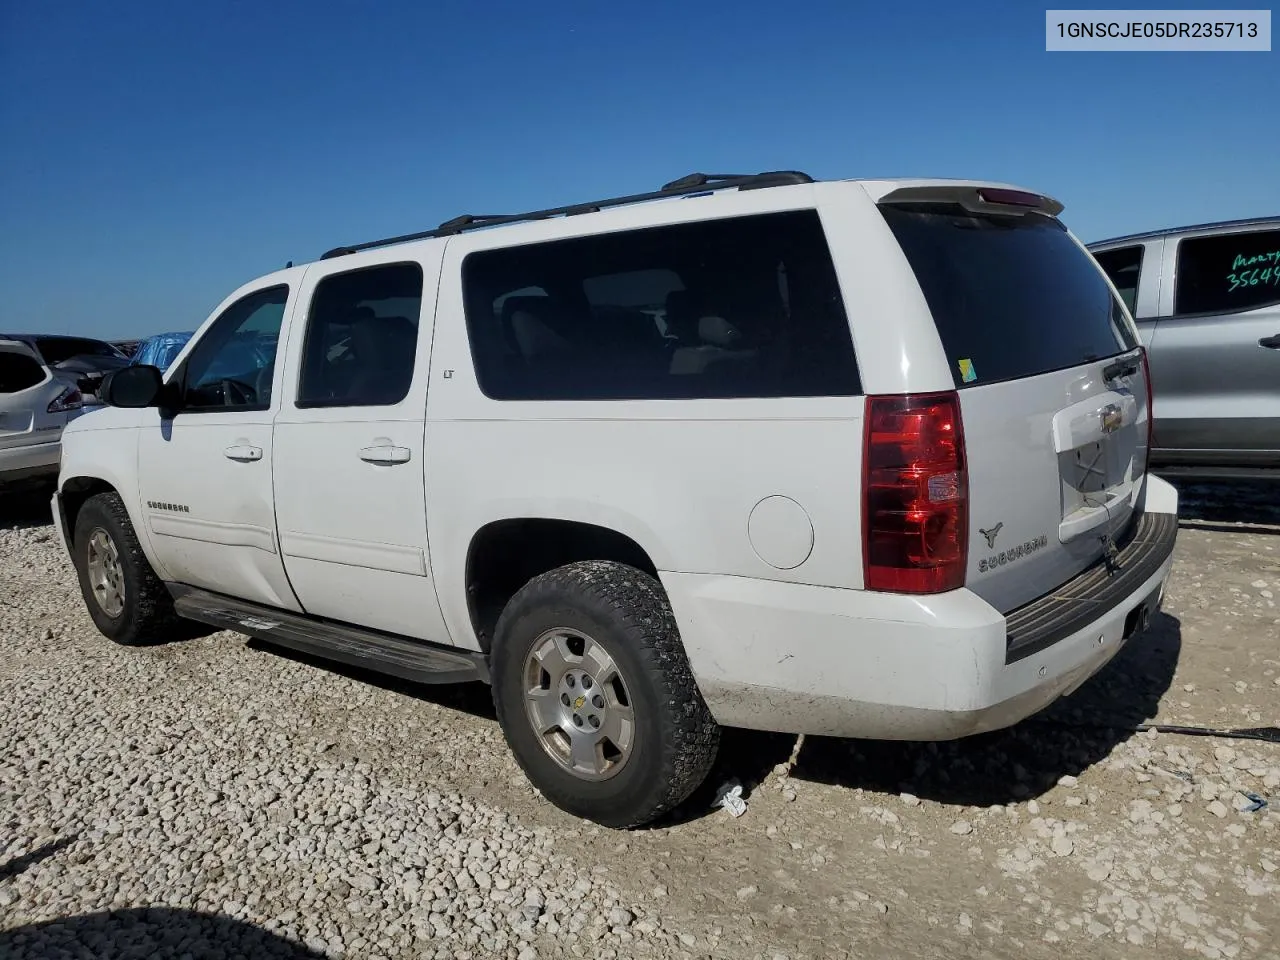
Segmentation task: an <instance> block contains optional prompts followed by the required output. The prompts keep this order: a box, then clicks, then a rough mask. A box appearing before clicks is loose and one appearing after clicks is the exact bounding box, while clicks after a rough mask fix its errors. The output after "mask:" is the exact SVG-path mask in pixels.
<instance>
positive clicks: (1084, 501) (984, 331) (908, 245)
mask: <svg viewBox="0 0 1280 960" xmlns="http://www.w3.org/2000/svg"><path fill="white" fill-rule="evenodd" d="M880 209H881V212H882V213H883V215H884V217H885V219H886V220H887V221H888V223H889V226H890V228H891V230H892V231H893V233H894V236H895V237H896V238H897V240H898V243H899V245H900V246H901V247H902V250H903V252H904V253H905V254H906V257H907V260H908V261H909V263H910V264H911V267H912V269H913V270H914V272H915V275H916V279H917V280H918V281H919V284H920V287H921V290H922V291H923V293H924V295H925V298H926V300H927V301H928V305H929V309H930V312H931V313H932V314H933V318H934V322H935V324H936V326H937V330H938V334H939V336H940V339H941V341H942V346H943V348H944V351H945V353H946V356H947V360H948V362H949V364H950V366H951V370H952V374H953V376H954V378H955V385H956V387H957V389H958V391H959V396H960V403H961V413H962V421H963V430H964V440H965V450H966V454H967V466H968V479H969V544H968V547H969V549H968V558H969V559H968V572H967V578H966V585H967V586H968V587H969V588H970V589H971V590H973V591H974V592H975V593H977V594H979V595H980V596H982V597H983V598H984V599H986V600H987V601H988V602H989V603H991V604H992V605H993V606H995V607H996V608H997V609H998V610H1001V611H1009V610H1011V609H1013V608H1015V607H1017V606H1020V605H1021V604H1023V603H1026V602H1028V601H1030V600H1033V599H1035V598H1036V597H1039V596H1042V595H1044V594H1046V593H1048V592H1049V591H1051V590H1053V589H1054V588H1055V587H1057V586H1058V585H1059V584H1061V583H1063V582H1064V581H1066V580H1068V579H1070V578H1071V577H1072V576H1074V575H1076V574H1077V573H1079V572H1080V571H1081V570H1083V569H1084V568H1086V567H1088V566H1089V565H1091V564H1093V563H1095V562H1097V561H1098V560H1099V559H1100V558H1101V557H1102V556H1103V555H1104V553H1106V552H1107V551H1108V549H1109V546H1110V544H1112V542H1113V541H1114V540H1115V539H1119V538H1120V537H1121V536H1122V534H1123V532H1124V531H1125V529H1126V527H1127V526H1128V523H1129V520H1130V519H1131V516H1132V514H1133V510H1134V504H1135V502H1136V500H1137V497H1138V494H1139V492H1140V489H1141V481H1142V478H1143V474H1144V472H1145V469H1146V460H1147V450H1146V446H1147V435H1146V431H1147V400H1146V384H1145V378H1144V375H1143V369H1142V360H1141V356H1142V354H1141V350H1140V349H1139V347H1138V338H1137V334H1136V331H1135V329H1134V327H1133V324H1132V318H1131V317H1130V316H1129V314H1128V313H1127V312H1126V311H1125V309H1124V307H1123V305H1122V303H1121V301H1120V300H1119V299H1118V298H1117V297H1116V295H1115V292H1114V290H1113V288H1112V286H1111V285H1110V283H1109V282H1108V281H1107V279H1106V276H1105V274H1104V273H1103V272H1102V270H1101V269H1100V268H1099V267H1098V265H1097V263H1096V262H1095V260H1094V259H1093V257H1091V256H1090V255H1089V253H1088V252H1087V251H1086V250H1085V249H1084V247H1083V246H1082V245H1081V244H1080V243H1079V242H1078V241H1077V240H1076V239H1075V238H1074V237H1073V236H1072V235H1071V234H1070V233H1069V232H1068V231H1067V230H1066V228H1065V227H1064V226H1063V225H1062V224H1061V223H1060V222H1059V221H1058V220H1057V219H1056V218H1055V217H1053V216H1050V215H1048V214H1047V213H1045V212H1042V211H1039V210H1036V209H1034V208H1024V209H1021V210H1019V209H1017V208H1016V207H1013V206H1010V207H1005V208H1003V209H1002V208H1000V207H999V206H997V205H992V204H984V203H969V202H967V200H966V201H965V203H964V205H962V203H961V202H926V203H920V202H916V203H912V202H890V203H882V204H881V206H880Z"/></svg>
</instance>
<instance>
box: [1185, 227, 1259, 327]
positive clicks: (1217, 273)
mask: <svg viewBox="0 0 1280 960" xmlns="http://www.w3.org/2000/svg"><path fill="white" fill-rule="evenodd" d="M1273 303H1280V230H1255V231H1252V232H1248V233H1232V234H1224V235H1221V236H1215V237H1193V238H1191V239H1189V240H1183V241H1181V242H1180V243H1179V244H1178V276H1177V291H1176V293H1175V296H1174V309H1173V312H1174V313H1175V314H1182V313H1225V312H1227V311H1236V310H1252V309H1254V308H1256V307H1265V306H1269V305H1270V304H1273Z"/></svg>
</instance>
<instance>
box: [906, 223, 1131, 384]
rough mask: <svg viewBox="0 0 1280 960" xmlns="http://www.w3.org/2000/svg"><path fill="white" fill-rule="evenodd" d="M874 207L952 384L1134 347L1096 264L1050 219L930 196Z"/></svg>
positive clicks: (1015, 375) (1032, 371)
mask: <svg viewBox="0 0 1280 960" xmlns="http://www.w3.org/2000/svg"><path fill="white" fill-rule="evenodd" d="M881 212H882V213H883V214H884V218H885V220H887V221H888V223H889V227H890V228H891V229H892V230H893V234H894V236H895V237H896V238H897V240H898V243H899V245H900V246H901V247H902V251H903V253H905V254H906V257H907V260H908V261H909V262H910V263H911V268H912V269H913V270H914V271H915V274H916V279H917V280H918V281H919V283H920V288H921V290H923V291H924V295H925V299H926V300H927V301H928V303H929V310H930V312H932V314H933V319H934V323H935V324H936V325H937V328H938V335H939V336H940V337H941V339H942V346H943V348H944V349H945V350H946V353H947V360H948V362H949V363H950V365H951V370H952V373H953V375H955V378H956V382H957V384H958V385H959V386H962V387H964V386H971V385H974V384H985V383H993V382H998V381H1001V380H1015V379H1020V378H1022V377H1031V376H1035V375H1037V374H1041V373H1048V372H1049V371H1051V370H1061V369H1065V368H1067V367H1075V366H1079V365H1080V364H1083V363H1087V362H1089V361H1093V360H1100V359H1102V358H1104V357H1110V356H1114V355H1115V354H1117V353H1123V352H1125V351H1126V350H1130V349H1133V348H1134V347H1136V346H1137V342H1136V341H1135V340H1134V339H1133V335H1132V332H1131V330H1130V328H1129V326H1128V320H1127V318H1126V317H1125V315H1124V309H1123V307H1122V305H1121V303H1120V301H1119V300H1117V299H1116V297H1115V296H1114V295H1113V294H1112V292H1111V287H1110V286H1109V285H1108V284H1107V281H1106V278H1105V277H1104V276H1103V274H1102V271H1101V270H1099V269H1098V267H1097V265H1096V264H1095V263H1094V262H1093V259H1092V258H1091V257H1090V256H1089V254H1088V253H1087V252H1086V251H1084V250H1083V249H1081V248H1080V246H1079V245H1077V244H1076V242H1075V241H1074V240H1073V239H1072V238H1071V235H1070V234H1069V233H1067V230H1066V228H1065V227H1064V226H1063V225H1062V224H1061V223H1060V222H1059V221H1057V220H1055V219H1052V218H1049V217H1045V216H1040V215H1038V214H1024V215H1022V216H1004V215H991V214H978V213H972V212H970V211H968V210H965V209H964V208H962V207H960V206H959V205H954V206H953V205H946V204H936V203H931V204H923V203H921V204H890V205H885V206H882V207H881Z"/></svg>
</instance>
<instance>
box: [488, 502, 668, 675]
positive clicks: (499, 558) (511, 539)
mask: <svg viewBox="0 0 1280 960" xmlns="http://www.w3.org/2000/svg"><path fill="white" fill-rule="evenodd" d="M580 560H613V561H616V562H618V563H625V564H627V565H628V566H632V567H635V568H637V569H639V570H643V571H644V572H645V573H648V574H650V575H652V576H654V577H655V578H656V577H657V575H658V567H657V565H656V564H655V562H654V559H653V556H652V554H651V552H650V551H649V550H647V549H646V548H645V547H644V546H642V545H641V544H640V543H639V542H638V541H637V540H635V539H634V538H633V537H631V536H629V535H628V534H626V533H624V532H622V531H620V530H617V529H614V528H613V527H610V526H603V525H600V524H595V523H589V522H585V521H581V520H571V519H566V518H560V517H537V516H531V517H506V518H503V519H500V520H492V521H490V522H489V523H486V524H485V525H484V526H482V527H480V529H478V530H477V531H476V532H475V533H474V534H473V535H472V537H471V541H470V543H469V544H468V547H467V554H466V563H465V567H464V569H465V574H464V576H465V581H464V582H465V585H466V601H467V613H468V616H469V622H470V626H471V628H472V630H473V631H474V632H475V638H476V640H477V642H478V643H479V646H480V649H481V650H482V651H483V652H485V653H488V652H489V649H490V646H491V644H492V642H493V628H494V626H495V625H496V624H497V622H498V617H499V615H501V613H502V610H503V608H504V607H505V606H506V604H507V601H509V600H510V599H511V597H512V596H514V595H515V593H516V591H518V590H519V589H520V588H521V587H522V586H524V585H525V584H526V583H528V582H529V581H530V580H532V579H533V578H534V577H536V576H538V575H539V574H541V573H546V572H547V571H548V570H553V569H555V568H556V567H562V566H564V565H566V564H569V563H575V562H577V561H580Z"/></svg>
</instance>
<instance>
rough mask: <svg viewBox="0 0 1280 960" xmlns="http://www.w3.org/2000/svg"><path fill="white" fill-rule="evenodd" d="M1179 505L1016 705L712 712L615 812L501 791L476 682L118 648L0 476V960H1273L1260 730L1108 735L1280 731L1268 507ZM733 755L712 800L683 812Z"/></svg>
mask: <svg viewBox="0 0 1280 960" xmlns="http://www.w3.org/2000/svg"><path fill="white" fill-rule="evenodd" d="M1272 489H1274V488H1272ZM1184 496H1186V498H1187V499H1186V510H1185V514H1186V516H1185V519H1184V524H1183V530H1182V534H1181V539H1180V542H1179V547H1178V557H1177V566H1176V571H1175V577H1174V581H1173V583H1172V585H1171V593H1170V595H1169V599H1168V603H1167V609H1166V614H1165V615H1164V616H1162V617H1161V618H1159V620H1158V621H1157V622H1156V623H1155V624H1154V626H1153V630H1152V631H1151V633H1150V634H1149V635H1148V636H1147V637H1146V638H1144V639H1143V641H1142V642H1140V643H1136V644H1134V645H1132V646H1131V647H1130V648H1128V649H1127V650H1125V651H1124V652H1123V653H1122V654H1121V655H1120V656H1119V657H1118V658H1117V659H1116V661H1115V662H1114V663H1113V664H1112V665H1111V666H1110V667H1109V668H1108V669H1107V670H1105V671H1104V672H1103V673H1102V674H1100V675H1099V676H1098V677H1097V678H1095V680H1094V681H1092V682H1090V683H1089V684H1087V685H1086V686H1085V687H1084V688H1083V689H1082V690H1081V691H1079V692H1078V693H1077V694H1076V695H1074V696H1073V697H1071V698H1069V699H1068V700H1064V701H1062V702H1061V703H1059V704H1058V705H1056V706H1055V707H1054V708H1052V709H1051V710H1050V711H1048V712H1047V713H1046V714H1044V715H1042V716H1040V717H1037V718H1033V719H1032V720H1031V721H1028V722H1026V723H1024V724H1021V725H1020V726H1019V727H1017V728H1015V729H1013V730H1011V731H1006V732H1002V733H999V734H992V735H988V736H984V737H979V738H974V739H972V740H968V741H963V742H960V743H951V744H938V745H929V744H887V743H869V742H858V743H852V742H848V741H837V740H814V739H812V738H810V739H808V740H807V741H797V740H796V738H789V737H782V736H768V735H761V734H752V733H746V732H741V731H730V732H728V733H727V734H726V737H725V743H724V746H723V749H722V753H721V758H720V761H719V763H718V765H717V769H716V771H715V772H714V773H713V775H712V776H713V779H712V781H711V782H710V783H709V785H708V788H707V789H706V790H704V791H703V792H702V793H700V794H699V795H697V796H695V797H694V798H693V799H692V800H691V801H690V802H689V803H688V804H687V805H686V807H685V808H684V809H682V810H681V811H678V812H677V814H676V815H675V816H674V817H672V818H671V819H670V820H669V821H668V822H666V823H664V824H662V825H661V826H659V827H656V828H654V829H650V830H644V831H636V832H632V833H627V834H623V833H615V832H611V831H606V830H600V829H596V828H594V827H591V826H590V825H587V824H584V823H582V822H580V821H577V820H574V819H573V818H571V817H568V816H567V815H565V814H563V813H561V812H560V811H558V810H556V809H555V808H553V807H551V806H550V805H549V804H547V803H546V802H545V801H543V800H542V799H541V798H540V797H539V796H537V795H536V794H535V793H534V792H533V791H532V790H531V789H530V788H529V786H528V784H527V782H526V781H525V780H524V778H523V777H522V776H521V775H520V773H519V770H518V768H517V767H516V766H515V764H514V762H513V761H512V760H511V758H510V756H509V755H508V753H507V751H506V748H505V744H504V743H503V740H502V737H501V733H500V731H499V730H498V729H497V726H496V724H495V722H494V720H493V711H492V707H491V705H490V703H489V701H488V696H487V691H486V690H485V688H483V687H479V686H466V687H457V688H426V689H424V688H413V687H410V686H406V685H402V684H398V683H396V682H394V681H387V680H383V679H379V678H377V677H373V676H371V675H368V674H364V673H362V672H359V671H347V670H341V669H337V668H334V667H332V666H329V665H325V664H321V663H318V662H314V661H309V660H306V659H302V658H297V657H294V656H291V655H286V654H284V653H282V652H280V651H278V650H274V649H271V648H269V647H267V646H265V645H262V644H259V643H257V642H246V641H245V639H244V638H243V637H239V636H236V635H233V634H228V633H219V634H213V635H210V636H207V637H204V638H201V639H196V640H189V641H183V642H179V643H174V644H171V645H166V646H160V647H151V648H145V649H132V650H130V649H123V648H118V647H115V646H114V645H112V644H111V643H109V642H108V641H106V640H104V639H103V638H102V637H100V636H99V635H98V634H97V633H96V632H95V631H94V629H93V627H92V625H91V623H90V622H89V620H88V617H87V616H86V615H85V613H84V611H83V608H82V603H81V601H80V598H79V594H78V592H77V590H76V587H75V583H74V579H73V575H72V573H71V570H70V567H69V564H68V562H67V561H66V560H65V559H64V557H62V556H61V555H60V553H59V551H58V548H57V544H56V540H55V539H54V537H53V533H52V529H51V528H50V527H49V526H47V525H46V524H45V522H44V510H43V503H42V502H41V501H40V499H39V498H36V499H35V500H34V501H32V502H31V503H27V502H24V501H22V500H18V501H16V502H15V501H14V500H13V499H12V498H11V497H9V498H8V502H7V503H0V636H2V637H3V639H4V642H5V643H6V645H7V647H8V650H7V652H6V655H5V657H4V658H3V661H0V730H3V731H4V732H3V734H2V735H0V956H3V957H33V958H34V957H40V958H56V957H174V958H178V957H191V958H202V957H225V958H228V960H230V958H232V957H259V956H262V957H270V956H280V957H285V956H299V957H339V956H348V957H360V958H365V957H388V958H390V957H397V958H398V957H425V958H431V957H440V958H444V957H449V958H459V960H463V958H468V957H475V958H479V957H502V958H519V960H529V958H533V957H541V958H551V957H588V956H589V957H600V958H611V957H640V958H644V957H689V958H703V957H716V958H721V957H724V958H728V957H732V958H735V960H752V958H763V960H776V958H777V957H787V958H788V960H801V958H818V957H845V956H849V957H852V956H857V957H863V958H868V957H900V956H902V955H904V954H907V953H913V954H915V955H918V956H922V957H934V956H946V957H948V958H956V957H969V956H974V957H978V956H984V957H988V956H1002V957H1003V956H1008V957H1015V956H1016V957H1054V958H1057V957H1059V956H1061V955H1062V954H1063V953H1064V951H1065V952H1068V953H1069V954H1076V953H1083V952H1085V951H1088V954H1089V955H1090V956H1091V957H1125V958H1131V957H1161V958H1168V957H1178V956H1186V957H1208V958H1217V957H1227V958H1237V957H1240V958H1253V957H1268V958H1274V957H1280V950H1278V949H1277V946H1276V945H1277V942H1278V941H1280V868H1278V865H1280V745H1278V744H1276V743H1274V742H1267V741H1265V740H1257V739H1224V738H1207V737H1192V736H1182V735H1173V734H1166V733H1154V732H1144V733H1136V732H1134V729H1133V728H1134V726H1135V725H1136V724H1139V723H1142V722H1144V721H1151V720H1152V719H1153V718H1155V719H1156V720H1158V721H1159V722H1160V723H1168V724H1188V725H1204V726H1210V727H1214V728H1219V729H1225V728H1242V727H1264V728H1265V727H1268V726H1274V725H1275V724H1277V722H1280V642H1278V638H1280V608H1277V606H1276V604H1277V598H1278V597H1280V507H1278V506H1276V505H1275V504H1276V502H1277V501H1278V500H1280V498H1277V497H1274V496H1273V495H1272V493H1271V492H1270V491H1269V490H1268V489H1267V488H1265V487H1230V488H1220V487H1213V486H1189V487H1186V488H1185V491H1184ZM731 776H734V777H739V778H741V780H742V781H743V783H744V784H745V786H746V788H747V803H748V809H747V812H746V814H745V815H744V816H742V817H741V818H738V819H733V818H731V817H729V815H728V814H727V813H725V812H724V811H713V810H711V809H709V805H710V800H711V795H712V793H713V791H714V788H715V786H717V785H718V784H719V783H721V782H723V781H724V780H725V779H727V778H728V777H731ZM1246 792H1247V793H1252V794H1254V795H1256V796H1260V797H1263V798H1267V799H1270V801H1271V803H1270V805H1269V806H1267V807H1265V808H1263V809H1261V810H1252V811H1251V810H1250V809H1249V808H1250V807H1251V806H1252V803H1251V801H1250V800H1249V798H1248V797H1246V796H1245V793H1246Z"/></svg>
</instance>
